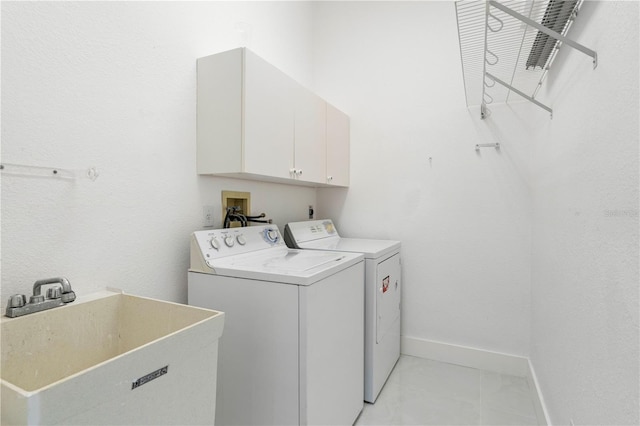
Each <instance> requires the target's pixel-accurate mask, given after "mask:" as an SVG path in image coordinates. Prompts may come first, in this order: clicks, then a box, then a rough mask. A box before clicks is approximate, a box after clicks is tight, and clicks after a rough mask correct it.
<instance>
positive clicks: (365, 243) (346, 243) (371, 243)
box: [298, 237, 400, 259]
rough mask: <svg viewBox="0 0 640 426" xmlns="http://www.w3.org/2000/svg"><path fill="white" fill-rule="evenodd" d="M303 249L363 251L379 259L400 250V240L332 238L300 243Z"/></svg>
mask: <svg viewBox="0 0 640 426" xmlns="http://www.w3.org/2000/svg"><path fill="white" fill-rule="evenodd" d="M298 246H299V247H300V248H303V249H314V250H335V251H341V252H350V253H362V254H364V257H365V258H367V259H377V258H379V257H381V256H385V255H387V254H389V253H394V252H397V251H400V241H393V240H369V239H365V238H342V237H339V238H332V239H324V240H315V241H308V242H305V243H299V244H298Z"/></svg>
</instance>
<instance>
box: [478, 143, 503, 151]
mask: <svg viewBox="0 0 640 426" xmlns="http://www.w3.org/2000/svg"><path fill="white" fill-rule="evenodd" d="M480 148H495V149H500V144H499V143H498V142H496V143H478V144H476V151H478V152H480Z"/></svg>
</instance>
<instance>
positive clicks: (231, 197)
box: [222, 191, 251, 228]
mask: <svg viewBox="0 0 640 426" xmlns="http://www.w3.org/2000/svg"><path fill="white" fill-rule="evenodd" d="M229 207H237V208H238V213H242V214H243V215H245V216H248V215H250V214H251V193H250V192H238V191H222V220H223V222H224V218H225V216H226V215H227V208H229ZM238 226H240V222H231V227H232V228H235V227H238Z"/></svg>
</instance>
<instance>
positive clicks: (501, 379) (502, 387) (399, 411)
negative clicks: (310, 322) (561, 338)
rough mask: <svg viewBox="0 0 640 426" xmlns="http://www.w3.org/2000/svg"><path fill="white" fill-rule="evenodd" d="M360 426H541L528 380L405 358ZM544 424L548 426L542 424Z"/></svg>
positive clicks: (367, 409) (369, 406) (367, 406)
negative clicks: (539, 425) (538, 425)
mask: <svg viewBox="0 0 640 426" xmlns="http://www.w3.org/2000/svg"><path fill="white" fill-rule="evenodd" d="M355 424H356V425H537V424H538V422H537V419H536V413H535V409H534V405H533V398H532V392H531V390H530V387H529V384H528V382H527V379H526V378H523V377H517V376H509V375H505V374H499V373H492V372H489V371H483V370H477V369H474V368H468V367H462V366H459V365H453V364H447V363H443V362H438V361H433V360H428V359H423V358H416V357H412V356H407V355H402V356H401V357H400V360H399V361H398V363H397V364H396V367H395V369H394V370H393V372H392V373H391V376H390V377H389V379H388V380H387V383H386V384H385V386H384V388H383V389H382V392H380V395H379V396H378V399H377V400H376V403H375V404H367V403H365V404H364V410H363V411H362V413H361V414H360V417H359V418H358V420H357V421H356V423H355ZM542 424H544V422H542Z"/></svg>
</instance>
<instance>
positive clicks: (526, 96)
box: [485, 71, 553, 118]
mask: <svg viewBox="0 0 640 426" xmlns="http://www.w3.org/2000/svg"><path fill="white" fill-rule="evenodd" d="M485 75H486V76H487V77H489V78H490V79H491V80H493V81H495V82H496V83H499V84H501V85H503V86H504V87H506V88H507V89H509V90H512V91H514V92H515V93H517V94H518V95H520V96H522V97H523V98H525V99H526V100H528V101H529V102H533V103H534V104H536V105H538V106H539V107H540V108H542V109H544V110H546V111H548V112H549V114H551V118H553V110H552V109H551V108H549V107H548V106H546V105H545V104H543V103H540V102H538V101H537V100H535V99H533V98H532V97H531V96H529V95H527V94H525V93H523V92H521V91H520V90H518V89H516V88H515V87H513V86H512V85H510V84H508V83H505V82H504V81H502V80H500V79H499V78H498V77H496V76H494V75H492V74H491V73H490V72H488V71H485Z"/></svg>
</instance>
